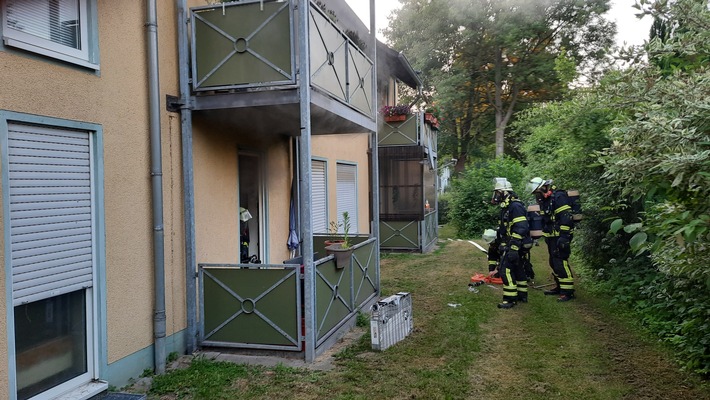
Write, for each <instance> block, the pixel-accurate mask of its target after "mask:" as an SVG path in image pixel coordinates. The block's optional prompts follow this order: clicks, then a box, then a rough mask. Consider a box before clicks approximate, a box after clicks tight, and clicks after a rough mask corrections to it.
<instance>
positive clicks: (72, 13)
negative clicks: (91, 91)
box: [2, 0, 97, 68]
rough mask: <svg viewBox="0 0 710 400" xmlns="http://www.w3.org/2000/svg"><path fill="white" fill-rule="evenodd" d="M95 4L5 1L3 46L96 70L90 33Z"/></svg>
mask: <svg viewBox="0 0 710 400" xmlns="http://www.w3.org/2000/svg"><path fill="white" fill-rule="evenodd" d="M92 1H94V0H8V1H7V2H6V3H5V7H4V8H3V10H2V27H3V32H2V34H3V40H4V42H5V44H6V45H8V46H13V47H18V48H21V49H24V50H28V51H32V52H35V53H39V54H43V55H46V56H50V57H54V58H57V59H60V60H63V61H67V62H71V63H74V64H79V65H82V66H87V67H92V68H96V67H97V65H96V64H97V63H96V62H95V61H96V60H93V59H92V52H91V51H90V45H91V44H90V40H89V33H90V32H91V33H94V31H95V28H96V24H95V23H91V22H92V18H91V16H90V15H89V8H90V7H89V4H88V3H89V2H92Z"/></svg>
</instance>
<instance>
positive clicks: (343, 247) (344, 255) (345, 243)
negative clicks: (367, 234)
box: [325, 211, 353, 268]
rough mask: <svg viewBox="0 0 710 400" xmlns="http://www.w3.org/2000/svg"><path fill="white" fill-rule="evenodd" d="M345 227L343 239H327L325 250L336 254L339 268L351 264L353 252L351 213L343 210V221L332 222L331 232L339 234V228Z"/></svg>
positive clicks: (327, 252)
mask: <svg viewBox="0 0 710 400" xmlns="http://www.w3.org/2000/svg"><path fill="white" fill-rule="evenodd" d="M341 226H342V227H343V239H342V240H337V241H330V244H328V241H326V247H325V252H326V254H333V255H334V256H335V266H336V267H337V268H345V267H346V266H348V265H350V256H352V254H353V249H352V247H351V245H350V236H349V233H350V214H349V213H348V212H347V211H343V221H342V222H340V223H338V222H335V221H331V222H330V231H331V234H337V233H338V228H340V227H341Z"/></svg>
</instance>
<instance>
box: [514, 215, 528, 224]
mask: <svg viewBox="0 0 710 400" xmlns="http://www.w3.org/2000/svg"><path fill="white" fill-rule="evenodd" d="M527 219H528V218H527V217H525V216H522V217H517V218H513V223H514V224H517V223H518V222H523V221H527Z"/></svg>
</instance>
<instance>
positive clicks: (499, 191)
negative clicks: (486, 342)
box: [489, 178, 529, 309]
mask: <svg viewBox="0 0 710 400" xmlns="http://www.w3.org/2000/svg"><path fill="white" fill-rule="evenodd" d="M494 182H495V184H494V188H493V198H492V199H491V203H493V204H496V205H499V206H500V224H499V228H498V232H499V234H500V236H501V239H500V247H499V249H500V253H501V258H500V267H499V271H498V272H499V273H500V276H501V278H502V279H503V302H502V303H500V304H498V308H504V309H508V308H513V306H515V305H516V303H517V302H518V301H520V302H522V303H527V301H528V280H527V276H526V275H525V271H524V270H523V265H522V257H523V254H522V253H523V241H524V239H525V238H526V237H528V236H529V228H528V219H527V211H526V208H525V206H524V205H523V203H522V202H521V201H520V200H518V196H517V195H516V194H515V192H513V187H512V185H511V184H510V182H508V180H507V179H505V178H495V181H494ZM489 274H490V275H491V276H492V275H494V272H490V273H489Z"/></svg>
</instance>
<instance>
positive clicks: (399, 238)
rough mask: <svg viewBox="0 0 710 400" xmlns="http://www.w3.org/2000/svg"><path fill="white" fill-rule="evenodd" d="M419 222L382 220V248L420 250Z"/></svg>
mask: <svg viewBox="0 0 710 400" xmlns="http://www.w3.org/2000/svg"><path fill="white" fill-rule="evenodd" d="M419 222H420V221H417V220H412V221H380V248H382V249H391V250H419V249H420V243H419Z"/></svg>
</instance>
